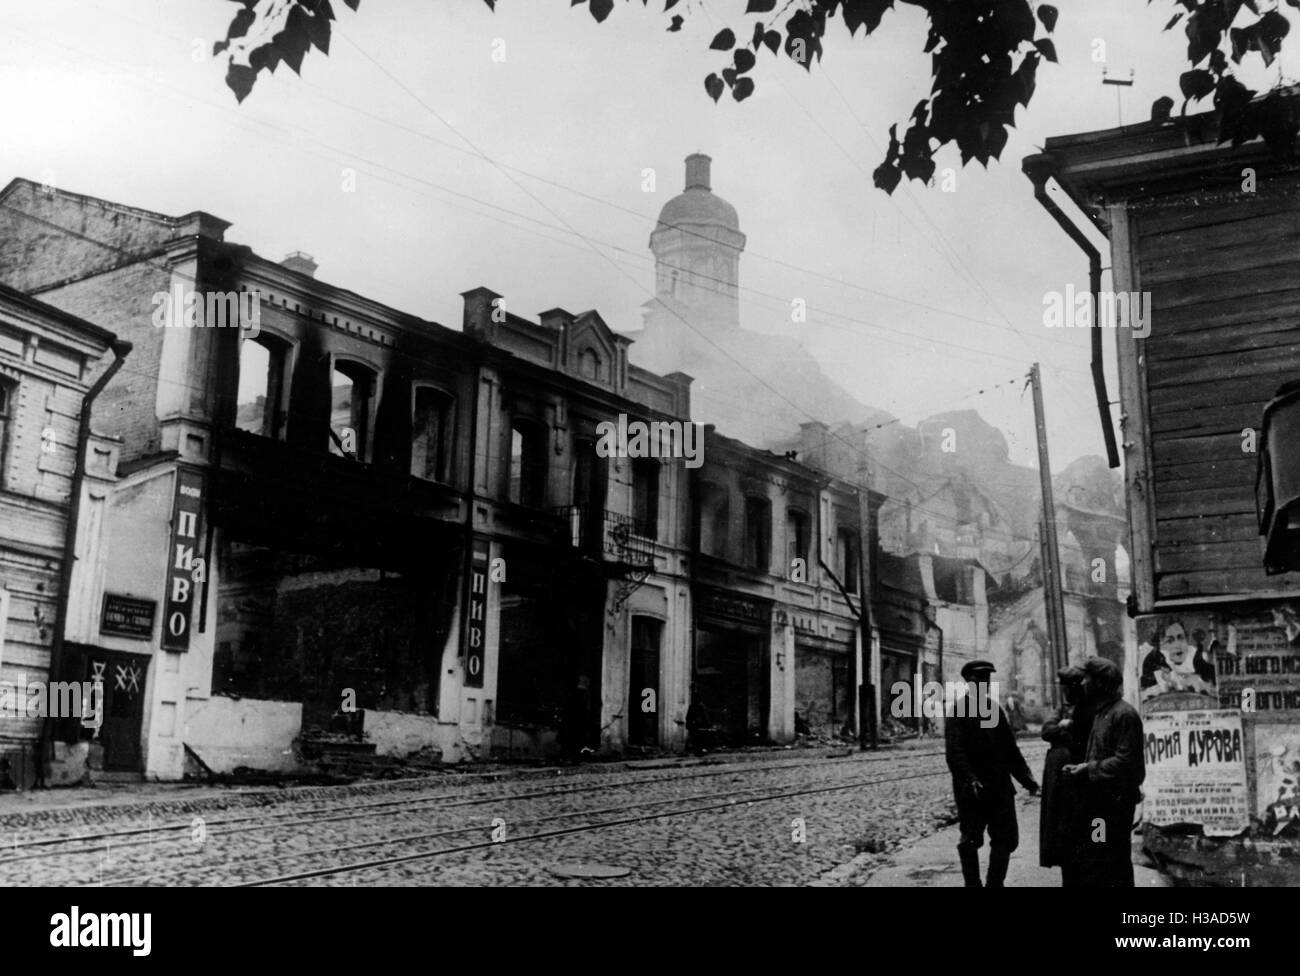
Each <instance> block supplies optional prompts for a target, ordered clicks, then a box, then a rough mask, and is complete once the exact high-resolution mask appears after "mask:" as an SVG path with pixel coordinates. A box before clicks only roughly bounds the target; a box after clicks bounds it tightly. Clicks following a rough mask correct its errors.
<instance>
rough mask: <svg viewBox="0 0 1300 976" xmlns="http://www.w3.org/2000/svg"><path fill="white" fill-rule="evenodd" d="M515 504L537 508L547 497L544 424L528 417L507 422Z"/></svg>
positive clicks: (510, 492) (509, 491)
mask: <svg viewBox="0 0 1300 976" xmlns="http://www.w3.org/2000/svg"><path fill="white" fill-rule="evenodd" d="M507 497H508V498H509V500H510V501H512V502H514V503H515V504H516V505H527V506H529V507H530V508H540V507H541V506H542V505H543V504H544V503H545V500H546V428H545V427H544V426H542V425H541V424H537V423H533V422H532V421H529V420H520V419H515V420H512V421H511V423H510V483H509V485H508V488H507Z"/></svg>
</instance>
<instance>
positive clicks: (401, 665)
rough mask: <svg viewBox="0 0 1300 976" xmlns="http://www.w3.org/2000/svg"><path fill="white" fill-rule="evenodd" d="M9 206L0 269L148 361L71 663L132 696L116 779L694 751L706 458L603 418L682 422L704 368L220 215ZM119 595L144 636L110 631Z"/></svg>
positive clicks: (102, 417)
mask: <svg viewBox="0 0 1300 976" xmlns="http://www.w3.org/2000/svg"><path fill="white" fill-rule="evenodd" d="M0 195H3V197H4V202H5V204H6V206H5V216H4V218H3V221H4V224H5V245H4V247H3V249H2V250H0V277H2V278H3V280H5V281H12V282H13V283H14V286H15V287H18V288H22V289H24V290H26V291H28V292H32V293H35V294H38V295H40V296H42V300H44V301H47V302H49V303H50V304H52V305H55V306H56V307H60V308H63V309H65V310H69V311H77V312H81V313H83V314H85V315H87V316H88V317H91V318H93V319H94V320H95V321H96V322H97V323H99V324H101V325H102V326H104V327H106V328H107V329H110V330H112V332H113V333H115V334H117V335H118V336H120V337H124V338H130V339H131V340H132V341H134V342H135V345H136V354H135V360H134V366H135V368H134V370H133V371H132V372H129V373H123V374H122V375H121V376H120V377H118V378H115V379H114V381H113V382H110V383H109V384H108V386H107V387H106V389H105V390H104V392H103V395H102V397H101V400H100V402H99V405H98V409H97V412H96V414H95V418H94V419H95V425H96V428H97V429H98V430H102V431H104V432H105V433H107V434H109V435H112V436H115V437H117V438H119V439H120V442H121V449H120V460H119V463H117V465H116V470H115V472H114V474H115V476H116V482H115V483H114V484H113V486H112V488H111V490H106V491H103V492H100V493H99V496H98V497H97V498H96V499H94V501H93V504H91V505H90V506H89V511H88V512H87V525H88V526H90V527H93V531H92V530H91V529H88V530H87V531H86V532H85V533H83V534H82V536H81V537H79V539H78V543H77V545H78V553H77V555H78V559H77V565H76V575H75V578H74V586H73V598H72V600H71V605H70V608H69V612H68V622H67V637H68V648H69V653H68V654H66V655H65V659H64V661H63V662H62V664H61V666H60V667H61V671H62V672H63V673H64V674H66V675H67V676H78V675H81V674H83V673H87V674H89V673H91V672H92V671H101V670H103V668H104V667H107V668H108V669H109V673H112V672H113V671H114V670H115V669H116V668H118V667H121V668H123V673H124V674H126V675H127V676H128V677H129V678H130V684H131V687H132V689H133V690H134V691H135V692H136V695H135V697H133V699H132V701H131V702H130V708H129V709H128V710H127V711H128V714H124V715H123V716H122V719H123V725H122V726H121V727H120V728H118V729H117V730H116V731H115V733H114V739H115V741H118V742H122V743H134V744H135V747H134V748H125V749H124V750H123V751H122V752H121V753H120V754H118V753H114V754H113V755H112V756H111V757H107V756H106V758H105V760H104V767H103V768H104V769H106V770H107V769H120V770H123V771H128V772H129V771H135V772H140V773H144V774H146V775H150V776H157V777H161V778H175V777H177V776H179V775H181V774H182V773H183V772H184V771H185V769H186V768H187V763H197V764H201V765H202V766H204V767H207V768H209V769H212V770H218V771H220V770H230V769H234V768H238V767H240V766H245V767H252V768H258V769H276V768H292V767H295V766H297V765H299V764H300V763H301V762H302V761H304V760H305V759H310V758H312V755H313V754H314V753H318V752H319V751H321V750H322V749H325V748H328V747H330V745H331V744H332V743H337V742H339V741H349V740H355V741H356V742H357V743H358V748H359V749H360V750H361V751H363V752H364V751H371V752H375V753H378V754H379V755H395V756H410V755H415V754H424V755H426V756H427V757H428V758H430V759H441V760H443V761H457V760H462V759H484V758H488V757H490V756H492V755H498V754H500V755H508V756H523V755H529V754H539V753H540V754H545V753H548V752H551V751H553V750H554V749H555V748H556V744H557V743H556V739H557V734H558V732H559V726H560V725H561V722H562V720H566V721H567V722H568V724H569V725H570V730H569V731H570V732H571V733H572V734H573V735H575V736H577V737H580V738H581V739H582V740H583V741H584V742H585V743H590V744H591V747H592V748H599V747H602V746H603V747H605V748H624V747H625V746H627V745H628V744H629V743H631V742H634V741H635V742H640V743H642V744H646V745H653V746H655V747H664V748H673V747H675V746H676V745H679V744H680V742H681V739H682V735H683V733H682V732H681V725H680V724H679V723H680V721H681V720H682V718H683V717H684V713H685V709H686V707H687V701H686V694H687V679H686V668H687V665H686V664H685V663H684V662H685V661H686V660H688V654H689V650H688V648H689V629H688V625H687V623H686V622H687V621H689V612H690V611H689V607H690V591H689V587H688V585H687V572H688V568H689V567H688V562H687V559H686V556H687V548H688V547H687V538H688V519H689V507H688V503H687V491H686V488H685V483H686V474H685V471H686V468H685V467H684V463H683V461H682V459H680V458H673V457H665V456H663V455H662V453H661V452H656V453H657V454H658V456H656V457H652V458H648V459H647V458H641V457H621V456H618V452H617V451H608V450H606V451H602V450H600V448H601V446H602V445H601V443H600V438H599V436H598V433H599V430H598V428H599V427H600V425H602V424H606V423H610V424H615V425H617V423H618V422H619V420H620V418H622V419H623V421H624V423H625V424H626V423H627V422H629V421H630V422H632V423H643V424H650V423H658V424H659V425H660V429H663V428H664V427H665V426H666V425H670V424H676V429H677V430H678V431H681V430H682V426H683V425H684V424H687V423H688V422H687V417H688V415H689V379H688V378H687V377H684V376H680V375H679V376H672V377H659V376H655V375H654V374H650V373H647V372H645V371H644V370H640V369H638V368H636V367H633V366H630V365H629V364H628V362H627V355H626V347H627V340H625V339H622V338H620V337H618V336H617V335H616V334H614V333H613V332H611V330H609V328H608V327H607V326H605V324H604V323H603V322H601V320H600V318H599V316H598V315H597V314H596V313H594V312H589V313H584V314H581V315H576V316H575V315H570V314H568V313H566V312H563V311H562V310H553V311H551V312H547V313H544V314H543V315H542V316H541V317H540V321H537V322H530V321H527V320H524V319H522V318H520V317H518V316H515V315H513V314H507V313H506V311H505V307H504V302H503V301H501V300H500V299H499V298H498V297H497V296H494V295H493V294H492V293H490V292H487V291H486V290H484V289H478V290H475V291H472V292H469V293H467V294H466V296H465V308H466V311H465V321H464V323H463V326H464V327H463V329H462V330H459V331H458V330H454V329H449V328H445V327H443V326H439V325H437V324H436V323H433V322H429V321H426V320H422V319H419V318H416V317H414V316H410V315H407V314H404V313H401V312H398V311H396V310H393V309H391V308H388V307H385V306H383V305H381V304H379V303H376V302H373V301H371V300H369V299H366V298H364V297H362V296H359V295H357V294H355V293H353V292H350V291H347V290H346V289H342V288H337V287H334V286H332V285H328V284H326V283H324V282H322V281H320V280H318V279H317V278H316V277H315V275H314V271H315V266H314V263H313V262H312V261H311V260H310V259H309V258H307V257H306V256H305V255H302V254H295V255H292V256H290V258H288V259H286V260H285V261H283V262H274V261H269V260H266V259H264V258H262V257H260V256H258V255H256V254H254V253H252V252H251V251H250V250H248V249H247V248H244V247H241V246H238V245H236V244H233V243H231V242H229V241H227V240H226V239H225V231H226V229H227V226H228V225H227V224H226V223H225V222H223V221H220V220H218V219H217V218H215V217H212V216H210V215H207V214H202V213H195V214H190V215H187V216H184V217H179V218H175V217H168V216H166V215H161V214H154V213H149V212H147V211H141V210H137V209H134V208H130V207H125V206H121V205H118V204H114V203H110V202H107V201H102V200H96V199H93V198H88V197H82V196H78V195H76V194H71V193H66V192H63V191H55V192H46V191H43V190H42V189H40V188H38V187H37V186H36V185H35V184H32V183H30V182H27V181H22V180H19V181H15V182H14V183H11V184H10V185H9V186H8V187H7V188H6V189H5V190H4V191H3V194H0ZM632 453H633V454H635V453H636V452H635V451H634V452H632ZM650 462H653V463H650ZM108 600H111V601H112V602H113V604H114V605H115V606H118V607H127V606H130V607H134V608H135V613H134V617H133V620H132V625H131V626H129V627H126V628H122V627H116V628H114V627H108V628H106V627H105V619H106V618H105V616H104V614H103V613H102V608H103V607H104V605H105V601H108ZM615 648H618V649H619V650H618V651H617V654H618V659H617V660H615V659H614V657H612V656H611V655H613V654H614V653H615V651H614V649H615ZM580 676H583V677H585V679H586V680H585V684H586V685H587V689H588V690H587V696H588V707H587V708H585V709H583V710H582V715H581V717H578V716H577V713H576V712H575V711H574V710H573V709H570V711H569V714H568V716H567V719H566V717H565V715H564V714H563V713H564V702H565V696H566V692H567V691H568V690H569V688H570V686H571V685H575V686H576V685H577V684H578V678H579V677H580ZM647 692H649V693H647ZM633 703H635V704H636V710H635V711H633V709H632V708H631V707H630V706H631V705H632V704H633Z"/></svg>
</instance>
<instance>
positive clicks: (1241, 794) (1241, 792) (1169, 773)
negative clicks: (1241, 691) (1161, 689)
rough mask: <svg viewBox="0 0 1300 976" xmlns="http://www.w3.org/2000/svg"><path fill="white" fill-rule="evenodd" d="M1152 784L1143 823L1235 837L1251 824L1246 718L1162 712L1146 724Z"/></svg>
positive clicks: (1146, 796)
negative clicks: (1184, 826) (1193, 827)
mask: <svg viewBox="0 0 1300 976" xmlns="http://www.w3.org/2000/svg"><path fill="white" fill-rule="evenodd" d="M1143 731H1144V734H1145V742H1146V781H1145V782H1144V783H1143V784H1142V793H1143V803H1142V817H1143V819H1144V820H1145V821H1146V822H1147V823H1150V824H1154V825H1156V826H1159V827H1167V826H1171V825H1173V824H1200V825H1201V827H1202V828H1203V829H1204V831H1205V833H1206V835H1207V836H1212V837H1213V836H1231V835H1233V834H1237V833H1240V832H1241V831H1242V830H1244V829H1245V828H1246V827H1247V826H1249V824H1250V802H1249V799H1248V794H1247V789H1246V753H1245V748H1244V743H1243V741H1242V729H1241V715H1240V714H1239V713H1238V712H1229V711H1191V712H1183V711H1171V712H1156V713H1154V714H1151V715H1148V716H1146V717H1145V718H1144V719H1143Z"/></svg>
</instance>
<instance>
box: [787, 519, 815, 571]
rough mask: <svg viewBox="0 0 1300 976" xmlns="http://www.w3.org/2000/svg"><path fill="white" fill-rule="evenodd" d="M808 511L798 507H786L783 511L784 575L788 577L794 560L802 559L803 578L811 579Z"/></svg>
mask: <svg viewBox="0 0 1300 976" xmlns="http://www.w3.org/2000/svg"><path fill="white" fill-rule="evenodd" d="M810 521H811V520H810V519H809V518H808V513H807V512H805V511H802V510H801V509H798V508H791V509H787V510H786V513H785V546H786V554H785V562H786V566H785V575H786V576H787V577H789V576H790V575H791V573H792V572H793V570H794V567H795V565H796V564H795V560H796V559H802V560H803V568H804V574H803V578H804V579H805V580H809V579H811V578H812V577H811V575H810V574H809V573H808V571H807V570H808V537H809V531H808V526H809V523H810Z"/></svg>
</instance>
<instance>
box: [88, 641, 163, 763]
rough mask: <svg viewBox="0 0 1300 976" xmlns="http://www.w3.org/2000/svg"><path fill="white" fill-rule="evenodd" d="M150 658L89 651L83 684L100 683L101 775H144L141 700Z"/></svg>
mask: <svg viewBox="0 0 1300 976" xmlns="http://www.w3.org/2000/svg"><path fill="white" fill-rule="evenodd" d="M148 674H149V658H148V657H146V656H144V655H142V654H121V653H115V652H113V651H103V650H99V649H97V648H88V649H87V650H86V652H85V666H84V669H83V672H82V680H83V681H87V682H91V683H94V682H99V683H100V687H101V688H102V689H103V696H104V704H103V708H104V720H103V724H102V725H101V726H100V727H99V729H98V731H97V733H96V735H95V738H97V739H98V740H99V743H100V745H101V746H103V749H104V771H105V772H122V773H140V772H143V771H144V747H143V743H142V739H143V735H142V733H143V730H144V697H145V687H146V679H147V678H148Z"/></svg>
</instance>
